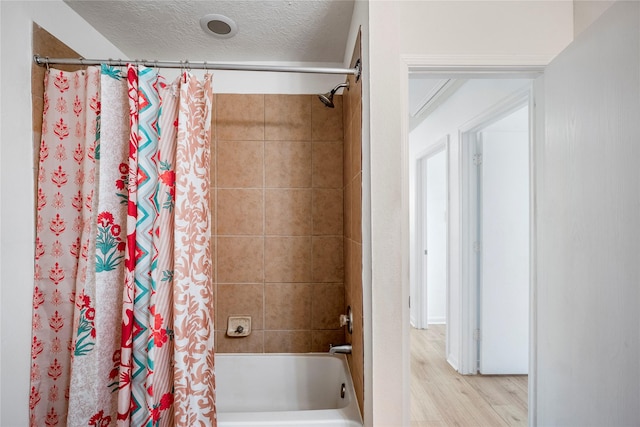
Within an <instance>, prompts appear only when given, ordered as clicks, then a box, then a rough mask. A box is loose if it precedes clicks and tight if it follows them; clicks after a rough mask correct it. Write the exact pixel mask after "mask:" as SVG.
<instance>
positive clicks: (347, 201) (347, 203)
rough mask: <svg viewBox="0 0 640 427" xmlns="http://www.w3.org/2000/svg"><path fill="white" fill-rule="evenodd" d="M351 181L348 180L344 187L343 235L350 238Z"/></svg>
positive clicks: (351, 214)
mask: <svg viewBox="0 0 640 427" xmlns="http://www.w3.org/2000/svg"><path fill="white" fill-rule="evenodd" d="M352 193H353V181H348V182H347V183H346V184H345V187H344V204H343V209H344V235H345V237H347V238H351V221H352V219H351V217H352V216H353V208H352V206H351V202H352V199H353V196H352Z"/></svg>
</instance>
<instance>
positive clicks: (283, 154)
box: [264, 141, 311, 188]
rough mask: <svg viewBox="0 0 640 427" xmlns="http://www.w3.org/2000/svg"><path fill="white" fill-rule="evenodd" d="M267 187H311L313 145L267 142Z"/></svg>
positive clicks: (303, 142) (299, 142)
mask: <svg viewBox="0 0 640 427" xmlns="http://www.w3.org/2000/svg"><path fill="white" fill-rule="evenodd" d="M264 150H265V153H264V156H265V159H264V165H265V185H266V187H281V188H296V187H303V188H308V187H311V143H310V142H306V141H266V142H265V145H264Z"/></svg>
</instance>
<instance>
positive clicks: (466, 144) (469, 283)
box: [458, 81, 534, 375]
mask: <svg viewBox="0 0 640 427" xmlns="http://www.w3.org/2000/svg"><path fill="white" fill-rule="evenodd" d="M533 96H534V94H533V81H532V82H531V84H530V85H529V86H528V87H526V88H524V89H521V90H518V91H516V92H514V93H513V94H511V95H509V96H507V97H506V98H504V99H503V100H501V101H499V102H498V103H496V104H494V105H493V106H491V107H490V108H489V109H487V110H485V111H483V112H481V113H480V114H478V115H477V116H476V117H474V118H472V119H471V120H469V121H467V122H466V123H464V124H463V125H462V126H460V127H459V128H458V133H459V141H460V165H461V167H460V168H459V172H460V184H461V185H460V211H461V212H460V222H461V227H460V240H461V244H460V252H461V253H460V261H461V262H460V278H461V283H460V295H461V299H462V301H461V305H460V313H461V322H460V323H461V329H462V330H461V334H460V337H461V341H462V342H461V345H460V359H459V360H460V373H461V374H463V375H471V374H477V373H478V368H479V365H478V363H479V357H480V349H479V345H480V341H479V339H478V337H477V333H476V332H475V331H476V330H478V329H480V318H479V317H480V311H479V305H480V288H479V287H480V286H481V280H480V278H479V274H480V268H481V262H480V260H479V259H478V254H477V252H476V250H475V248H474V240H475V239H474V236H477V235H478V233H479V224H478V219H479V218H480V210H479V209H480V204H479V202H480V200H479V198H480V194H479V191H478V190H477V189H478V186H479V185H480V183H479V182H478V176H477V173H475V171H476V169H474V168H472V165H473V161H474V160H473V157H474V155H475V150H476V145H477V143H478V139H477V132H478V131H480V130H481V129H482V128H484V127H486V126H488V125H490V124H491V123H494V122H496V121H498V120H500V119H501V118H503V117H506V116H507V115H509V114H510V113H512V112H514V111H516V110H517V109H518V108H520V107H522V106H523V105H525V104H528V106H529V155H530V156H531V154H532V153H531V149H532V145H533V139H532V138H533V134H532V128H533V127H534V122H533V117H532V115H531V113H532V111H533ZM531 166H532V165H531V159H529V177H530V178H531V169H532V167H531ZM531 191H533V188H532V187H531V183H529V192H530V193H529V197H531ZM529 214H530V221H531V214H532V212H531V210H530V212H529ZM480 244H481V245H482V242H480ZM529 249H530V250H531V245H530V247H529ZM529 288H530V289H531V284H530V285H529ZM529 309H530V310H531V306H530V307H529ZM480 333H481V332H480ZM529 344H531V343H529Z"/></svg>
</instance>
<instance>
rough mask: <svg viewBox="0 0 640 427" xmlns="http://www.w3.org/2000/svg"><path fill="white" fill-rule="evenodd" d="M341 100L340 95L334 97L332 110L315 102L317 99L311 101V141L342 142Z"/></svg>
mask: <svg viewBox="0 0 640 427" xmlns="http://www.w3.org/2000/svg"><path fill="white" fill-rule="evenodd" d="M342 98H343V97H342V95H336V96H334V98H333V104H334V105H335V107H334V108H328V107H327V106H326V105H324V104H323V103H322V102H317V101H318V100H317V99H312V101H313V102H312V103H311V140H312V141H342V140H343V139H344V131H343V127H342Z"/></svg>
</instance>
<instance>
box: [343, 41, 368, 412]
mask: <svg viewBox="0 0 640 427" xmlns="http://www.w3.org/2000/svg"><path fill="white" fill-rule="evenodd" d="M360 46H361V44H360V34H359V35H358V38H357V40H356V46H355V48H354V53H353V57H352V59H351V67H354V66H355V63H356V60H358V58H360V57H361V56H360ZM348 82H349V90H348V91H345V92H344V93H343V101H344V106H343V107H344V109H343V123H344V128H345V129H344V154H343V158H344V172H343V174H344V244H343V245H344V260H345V261H344V263H345V301H346V305H348V306H351V310H352V312H353V334H352V335H350V334H347V341H348V342H351V345H352V349H353V350H352V354H351V355H349V356H348V360H349V367H350V368H351V376H352V377H353V383H354V387H355V391H356V397H357V399H358V404H359V405H360V412H363V409H364V338H363V337H364V335H363V327H364V322H363V311H362V287H363V283H362V80H361V79H358V80H356V78H355V77H354V76H351V75H350V76H349V77H348Z"/></svg>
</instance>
